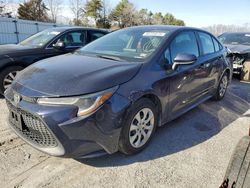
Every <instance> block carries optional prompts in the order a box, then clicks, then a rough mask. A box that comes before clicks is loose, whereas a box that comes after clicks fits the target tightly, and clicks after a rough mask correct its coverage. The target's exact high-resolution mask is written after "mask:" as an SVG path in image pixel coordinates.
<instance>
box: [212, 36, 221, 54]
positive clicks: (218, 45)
mask: <svg viewBox="0 0 250 188" xmlns="http://www.w3.org/2000/svg"><path fill="white" fill-rule="evenodd" d="M213 43H214V50H215V51H216V52H218V51H220V50H221V47H220V44H219V43H218V41H217V40H216V39H215V38H213Z"/></svg>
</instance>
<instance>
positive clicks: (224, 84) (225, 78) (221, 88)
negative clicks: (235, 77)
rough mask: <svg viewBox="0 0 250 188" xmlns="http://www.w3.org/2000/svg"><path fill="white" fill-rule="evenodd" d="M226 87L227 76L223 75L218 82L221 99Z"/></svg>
mask: <svg viewBox="0 0 250 188" xmlns="http://www.w3.org/2000/svg"><path fill="white" fill-rule="evenodd" d="M227 85H228V79H227V76H226V75H224V76H223V78H222V79H221V82H220V89H219V95H220V97H223V96H224V95H225V93H226V90H227Z"/></svg>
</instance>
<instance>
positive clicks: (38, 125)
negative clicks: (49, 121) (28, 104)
mask: <svg viewBox="0 0 250 188" xmlns="http://www.w3.org/2000/svg"><path fill="white" fill-rule="evenodd" d="M7 105H8V107H9V109H10V115H9V120H10V124H11V126H12V127H13V128H14V129H15V130H16V131H17V132H18V133H20V135H22V136H23V138H24V139H27V140H29V141H31V142H32V143H34V144H35V145H37V146H40V147H56V146H57V141H56V139H55V137H54V136H53V135H52V133H51V132H50V131H49V130H48V128H47V126H46V125H45V124H44V123H43V122H42V121H41V120H40V118H38V117H36V116H34V115H33V114H31V113H29V112H26V111H24V110H22V109H20V108H17V107H15V106H13V105H12V104H11V103H10V102H8V101H7ZM12 112H15V113H17V114H19V115H21V124H22V128H20V127H18V126H16V124H14V123H12V122H13V121H11V119H12V118H13V115H12V114H11V113H12Z"/></svg>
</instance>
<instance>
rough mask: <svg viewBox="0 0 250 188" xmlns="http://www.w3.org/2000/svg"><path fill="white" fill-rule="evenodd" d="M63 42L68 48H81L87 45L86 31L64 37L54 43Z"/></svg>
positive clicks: (70, 33) (75, 32) (69, 33)
mask: <svg viewBox="0 0 250 188" xmlns="http://www.w3.org/2000/svg"><path fill="white" fill-rule="evenodd" d="M58 41H62V42H64V44H65V46H66V47H81V46H84V45H85V44H86V42H85V32H84V31H73V32H68V33H66V34H64V35H62V36H61V37H60V38H59V39H58V40H57V41H55V42H54V43H56V42H58Z"/></svg>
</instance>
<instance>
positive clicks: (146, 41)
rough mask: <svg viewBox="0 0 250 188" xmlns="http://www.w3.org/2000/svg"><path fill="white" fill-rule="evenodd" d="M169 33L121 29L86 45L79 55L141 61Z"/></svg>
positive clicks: (165, 31) (166, 31) (164, 31)
mask: <svg viewBox="0 0 250 188" xmlns="http://www.w3.org/2000/svg"><path fill="white" fill-rule="evenodd" d="M169 33H170V30H166V29H161V30H154V29H152V28H146V29H141V28H133V29H131V28H130V29H123V30H119V31H115V32H113V33H110V34H108V35H106V36H104V37H102V38H100V39H98V40H96V41H94V42H92V43H90V44H88V45H87V46H85V47H83V48H81V49H80V51H79V53H81V54H84V55H95V56H99V57H106V58H110V59H111V58H113V59H114V60H115V59H116V60H117V59H120V60H128V61H129V60H130V61H143V60H145V59H146V58H148V57H149V56H150V55H151V54H152V53H153V52H154V51H156V49H157V48H158V47H159V45H160V44H161V42H162V41H163V40H164V39H165V38H166V37H168V36H169Z"/></svg>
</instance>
